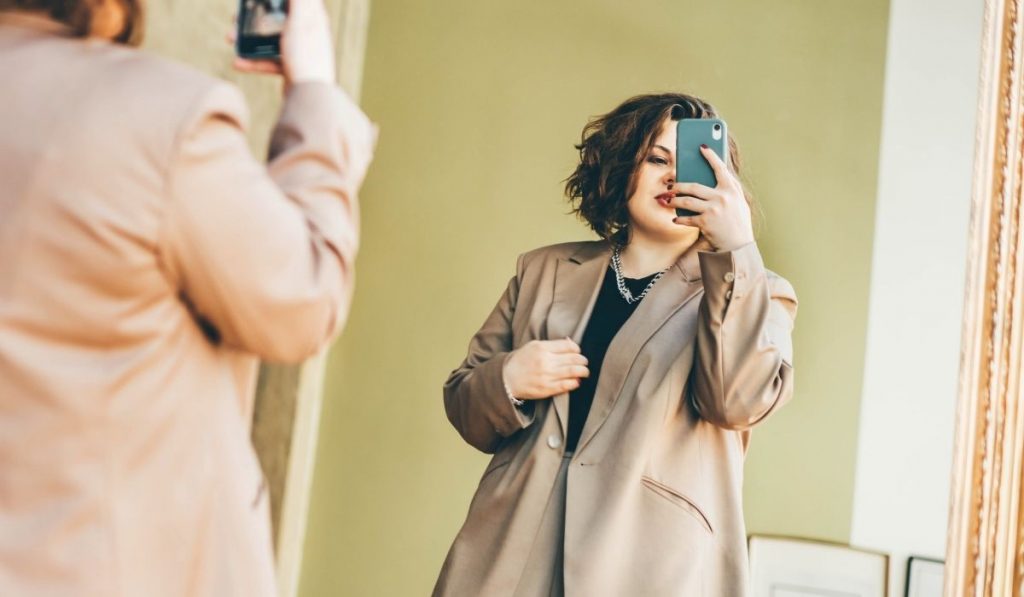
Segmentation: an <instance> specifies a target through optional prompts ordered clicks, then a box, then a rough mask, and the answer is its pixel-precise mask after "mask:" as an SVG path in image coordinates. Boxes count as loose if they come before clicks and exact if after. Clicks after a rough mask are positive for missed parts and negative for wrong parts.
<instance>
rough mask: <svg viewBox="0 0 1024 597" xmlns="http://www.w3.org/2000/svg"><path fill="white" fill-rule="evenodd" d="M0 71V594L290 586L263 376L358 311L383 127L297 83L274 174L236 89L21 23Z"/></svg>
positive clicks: (109, 595)
mask: <svg viewBox="0 0 1024 597" xmlns="http://www.w3.org/2000/svg"><path fill="white" fill-rule="evenodd" d="M0 80H2V81H3V83H2V85H0V107H2V109H0V595H5V596H7V595H10V596H26V597H36V596H47V595H54V596H56V595H75V596H86V597H90V596H104V597H122V596H123V597H137V596H142V595H145V596H147V597H148V596H155V597H159V596H162V595H167V596H175V597H182V596H186V595H187V596H210V597H232V596H239V597H261V596H268V597H269V596H271V595H275V594H277V588H276V583H275V579H274V561H273V552H272V545H271V538H270V518H269V510H268V495H267V491H266V485H265V483H264V478H263V474H262V472H261V470H260V464H259V462H258V461H257V459H256V455H255V453H254V451H253V448H252V444H251V442H250V439H249V430H250V420H251V415H252V406H253V394H254V388H255V385H256V368H257V365H258V361H259V358H260V357H262V358H264V359H268V360H274V361H297V360H300V359H302V358H303V357H305V356H306V355H310V354H313V353H315V352H316V351H317V350H318V349H320V348H321V347H323V346H324V345H325V344H326V343H327V342H328V341H329V340H330V338H331V337H332V336H333V335H334V334H335V333H336V332H337V331H338V329H339V328H340V326H341V324H342V322H343V321H344V320H345V316H346V313H347V312H348V305H349V300H350V296H351V294H352V276H353V271H354V270H353V263H354V262H353V260H354V259H355V254H356V247H357V242H358V236H357V203H356V191H357V189H358V187H359V185H360V183H361V181H362V179H363V176H364V173H365V172H366V168H367V166H368V164H369V161H370V159H371V154H372V150H373V143H374V141H375V139H376V132H375V128H374V127H373V126H372V124H371V123H370V122H369V120H367V118H366V117H365V116H364V115H363V114H362V112H360V111H359V109H358V108H357V107H356V106H355V105H354V104H353V103H352V102H351V101H350V100H349V99H348V98H347V97H346V96H345V95H344V94H343V93H342V92H341V91H340V90H338V89H337V88H336V87H334V86H333V85H328V84H326V83H299V84H296V85H295V86H293V87H292V88H291V89H290V90H289V91H288V93H287V96H286V98H285V101H284V106H283V109H282V112H281V116H280V119H279V121H278V123H277V127H276V129H275V131H274V134H273V140H272V142H271V159H270V163H269V167H268V166H267V165H266V164H264V163H262V162H260V161H257V160H255V159H253V157H252V154H251V153H250V150H249V146H248V142H247V140H246V137H245V133H244V129H245V127H246V120H247V115H246V106H245V102H244V100H243V98H242V95H241V94H240V93H239V92H238V90H237V89H236V88H235V87H233V86H231V85H228V84H226V83H224V82H221V81H219V80H217V79H214V78H212V77H209V76H206V75H204V74H202V73H200V72H198V71H195V70H193V69H191V68H187V67H185V66H183V65H179V64H174V63H171V62H168V61H165V60H162V59H159V58H157V57H154V56H151V55H148V54H146V53H144V52H141V51H138V50H135V49H131V48H127V47H123V46H119V45H116V44H110V43H105V42H99V41H86V40H82V39H77V38H73V37H71V36H70V35H69V32H68V31H67V29H66V28H64V27H62V26H61V25H60V24H58V23H56V22H53V21H50V20H48V19H44V18H40V17H35V16H31V15H26V14H20V13H0Z"/></svg>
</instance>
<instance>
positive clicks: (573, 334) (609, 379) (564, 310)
mask: <svg viewBox="0 0 1024 597" xmlns="http://www.w3.org/2000/svg"><path fill="white" fill-rule="evenodd" d="M710 247H711V245H710V243H708V242H707V241H706V240H704V238H703V237H701V239H700V240H698V242H697V243H696V244H694V245H693V246H692V247H690V248H689V249H688V250H687V251H686V253H684V254H683V255H682V256H680V258H679V260H678V261H676V263H675V264H674V265H673V266H672V267H670V268H669V269H668V271H666V272H665V275H664V276H662V278H661V279H660V280H658V283H657V284H655V285H654V288H652V289H651V291H650V293H648V295H647V297H646V298H644V300H643V301H642V302H641V303H640V305H639V306H638V307H637V309H636V311H634V312H633V315H632V316H630V318H629V319H628V320H627V321H626V323H625V324H624V325H623V326H622V329H621V331H620V333H619V334H616V336H615V338H614V339H613V340H612V343H611V345H610V346H609V347H608V352H607V354H606V357H605V361H604V365H603V367H602V371H601V377H600V382H599V383H598V386H597V388H596V390H595V395H594V403H593V406H592V408H591V413H590V415H589V416H588V418H587V424H586V426H585V427H584V429H583V435H582V437H581V438H580V443H579V446H578V448H577V449H580V448H583V446H584V444H585V443H586V441H588V440H589V439H590V437H591V436H592V435H593V433H594V432H596V430H597V427H600V425H601V424H602V423H603V422H604V419H605V418H607V416H608V413H610V412H611V407H612V405H613V404H614V403H615V401H616V399H617V397H618V394H619V392H620V391H621V389H622V385H623V383H624V382H625V378H626V374H627V373H628V372H629V369H630V368H631V367H632V365H633V362H634V361H635V360H636V357H637V355H638V354H639V353H640V350H641V349H642V348H643V346H644V345H645V344H646V343H647V341H648V340H649V339H650V338H651V336H653V335H654V334H655V333H656V332H657V331H658V330H659V329H660V328H661V326H662V325H664V323H665V322H666V321H667V320H668V319H669V318H670V317H671V316H672V315H674V314H675V313H676V312H677V311H678V310H679V309H680V308H681V307H682V306H683V305H685V304H686V303H688V302H689V301H690V299H692V298H693V297H694V296H696V295H697V294H698V293H699V292H700V291H701V290H703V288H704V287H703V285H702V284H700V260H699V253H700V252H701V251H704V250H707V249H710ZM611 254H612V250H611V245H610V244H608V243H607V242H591V243H585V244H582V245H581V246H580V247H579V248H578V249H577V250H576V251H575V252H573V253H572V254H571V255H569V256H568V257H566V258H562V259H560V260H559V261H558V264H557V265H556V270H555V288H554V296H553V299H552V302H551V310H550V311H549V312H548V319H547V337H548V339H550V340H556V339H559V338H565V337H569V338H572V339H573V341H574V342H576V343H577V344H579V343H580V342H581V341H582V340H583V333H584V331H585V330H586V327H587V324H588V323H589V321H590V316H591V314H592V313H593V311H594V304H595V303H596V302H597V295H598V293H599V291H600V289H601V282H602V281H603V280H604V276H605V274H606V272H607V271H608V265H609V263H610V261H611ZM552 403H553V405H554V409H555V412H556V413H557V415H558V419H559V422H560V424H561V426H562V432H563V434H564V433H566V432H567V427H568V422H569V394H568V393H565V394H560V395H558V396H555V397H554V398H553V399H552Z"/></svg>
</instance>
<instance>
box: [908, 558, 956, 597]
mask: <svg viewBox="0 0 1024 597" xmlns="http://www.w3.org/2000/svg"><path fill="white" fill-rule="evenodd" d="M945 569H946V563H945V562H944V561H943V560H936V559H934V558H923V557H921V556H910V558H909V559H907V583H906V589H905V590H904V592H903V597H942V579H943V574H944V573H945Z"/></svg>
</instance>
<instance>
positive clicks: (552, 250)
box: [519, 240, 608, 270]
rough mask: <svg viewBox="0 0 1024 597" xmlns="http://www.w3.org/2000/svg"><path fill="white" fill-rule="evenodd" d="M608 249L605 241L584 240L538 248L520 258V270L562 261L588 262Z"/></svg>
mask: <svg viewBox="0 0 1024 597" xmlns="http://www.w3.org/2000/svg"><path fill="white" fill-rule="evenodd" d="M607 249H608V243H607V242H606V241H603V240H584V241H571V242H565V243H558V244H554V245H546V246H543V247H538V248H536V249H533V250H532V251H527V252H526V253H523V254H522V255H520V256H519V269H520V270H525V269H527V268H530V267H534V266H537V265H539V264H543V263H553V262H556V261H559V260H561V259H574V260H577V261H582V260H586V259H588V258H590V257H593V256H596V255H599V254H600V253H602V252H604V251H606V250H607Z"/></svg>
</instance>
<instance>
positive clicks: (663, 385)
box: [435, 242, 797, 597]
mask: <svg viewBox="0 0 1024 597" xmlns="http://www.w3.org/2000/svg"><path fill="white" fill-rule="evenodd" d="M702 248H707V247H706V245H703V244H702V245H701V246H698V247H694V248H692V249H691V250H690V251H688V252H687V254H685V255H684V256H683V257H682V258H681V259H680V260H679V261H678V262H677V263H676V265H675V266H674V267H672V268H670V269H669V271H668V273H666V274H665V276H664V277H663V278H662V279H661V280H660V281H659V282H658V283H657V284H656V285H655V286H654V288H653V289H652V290H651V292H650V294H648V295H647V297H646V298H645V299H644V300H643V302H641V303H640V305H639V307H638V308H637V310H636V311H635V312H634V313H633V315H632V317H631V318H630V319H629V320H627V322H626V323H625V325H624V326H623V327H622V329H621V331H620V332H619V334H618V335H617V336H616V337H615V338H614V340H613V341H612V343H611V345H610V347H609V349H608V353H607V355H606V356H605V360H604V364H603V367H602V370H601V375H600V378H599V381H598V384H597V389H596V391H595V395H594V402H593V407H592V409H591V411H590V415H589V418H588V419H587V422H586V425H585V426H584V429H583V434H582V436H581V438H580V440H579V444H578V446H577V450H576V453H575V455H574V456H573V457H572V460H571V462H570V465H569V468H568V473H567V474H568V482H567V483H568V485H567V490H566V491H567V505H566V514H565V520H564V533H565V540H564V558H565V564H564V569H563V570H564V582H565V592H566V595H569V596H570V597H577V596H578V597H602V596H622V597H634V596H641V595H642V596H644V597H657V596H669V595H673V596H675V595H678V596H685V597H725V596H728V597H742V596H744V595H746V594H747V587H746V585H747V550H746V531H745V528H744V523H743V508H742V501H741V498H742V483H743V460H744V456H745V454H746V449H747V445H748V442H749V439H750V429H751V428H752V427H753V426H754V425H756V424H758V423H760V422H761V421H763V420H764V419H765V417H767V416H768V415H769V414H770V413H772V412H774V411H775V410H776V409H778V408H779V406H781V405H782V404H783V403H784V402H786V401H787V400H788V399H789V398H790V396H791V394H792V390H793V369H792V366H791V363H792V348H791V342H790V333H791V330H792V326H793V320H794V317H795V315H796V307H797V303H796V296H795V294H794V292H793V288H792V287H791V286H790V285H789V283H788V282H786V281H785V280H784V279H782V278H780V277H778V276H776V275H775V274H773V273H771V272H769V271H767V270H766V269H765V268H764V265H763V263H762V260H761V255H760V253H759V252H758V249H757V246H756V245H755V244H749V245H747V246H745V247H742V248H740V249H738V250H736V251H734V252H732V253H712V252H701V251H700V249H702ZM610 253H611V251H610V249H609V247H608V245H607V244H605V243H603V242H586V243H568V244H563V245H556V246H552V247H546V248H543V249H539V250H536V251H533V252H531V253H527V254H525V255H523V256H522V257H520V259H519V264H518V267H517V271H516V275H515V277H514V278H512V280H511V281H510V282H509V285H508V289H507V290H506V292H505V295H504V296H503V297H502V298H501V300H500V301H499V302H498V305H497V307H496V308H495V309H494V311H493V312H492V313H491V315H490V317H488V319H487V321H486V322H485V323H484V325H483V327H482V328H481V329H480V331H479V332H477V334H476V336H474V338H473V340H472V342H471V343H470V347H469V355H468V357H467V358H466V360H465V361H464V362H463V364H462V365H461V366H460V367H459V368H458V369H456V370H455V371H454V372H453V373H452V375H451V377H450V378H449V379H448V382H447V383H446V384H445V388H444V398H445V408H446V410H447V413H448V418H449V419H450V420H451V422H452V424H453V425H454V426H455V428H456V429H457V430H458V431H459V433H460V434H462V436H463V437H464V438H465V440H466V441H467V442H469V443H470V444H471V445H473V446H474V447H476V448H478V449H480V450H482V451H484V452H487V453H493V454H494V458H493V459H492V460H491V463H490V465H489V466H488V467H487V469H486V470H485V471H484V474H483V477H482V478H481V480H480V485H479V487H478V488H477V491H476V495H475V496H474V497H473V501H472V504H471V505H470V508H469V514H468V515H467V518H466V522H465V524H464V525H463V527H462V530H461V531H460V532H459V534H458V536H457V537H456V539H455V542H454V544H453V545H452V547H451V550H450V552H449V554H448V558H447V561H446V562H445V564H444V567H443V569H442V571H441V575H440V578H439V579H438V582H437V586H436V588H435V595H445V596H448V595H451V596H459V597H463V596H465V597H469V596H478V595H479V596H504V595H513V594H514V593H515V592H516V587H517V586H519V581H520V577H521V576H522V574H523V567H524V565H525V560H526V557H527V554H529V553H530V552H531V550H536V549H542V550H546V551H548V552H550V553H551V554H552V557H555V554H556V553H557V552H558V546H538V545H535V544H534V541H535V537H537V536H538V527H539V525H540V521H541V519H542V517H543V515H544V510H545V506H546V504H547V503H548V501H549V500H548V498H549V494H550V492H551V489H552V485H553V483H554V481H555V478H556V475H557V473H558V470H559V465H560V464H561V460H562V452H563V449H564V448H563V446H564V438H565V434H566V425H567V422H568V406H569V405H568V400H569V397H568V395H567V394H563V395H560V396H556V397H555V398H553V399H550V400H542V401H537V402H536V403H535V404H534V407H533V410H532V412H531V411H530V409H529V407H527V409H526V411H525V412H524V411H520V410H519V409H516V408H514V407H513V406H512V404H511V403H510V401H509V400H508V398H507V397H506V394H505V392H504V389H503V386H502V381H501V370H502V367H503V364H504V362H505V359H506V357H507V355H508V354H509V352H510V351H511V350H513V349H515V348H516V347H519V346H522V345H523V344H524V343H526V342H528V341H530V340H534V339H542V340H543V339H557V338H564V337H566V336H570V337H572V338H573V339H574V340H576V342H579V341H580V340H581V338H582V335H583V331H584V329H585V326H586V324H587V321H588V320H589V318H590V313H591V311H592V309H593V306H594V302H595V300H596V298H597V291H598V290H599V288H600V285H601V280H602V278H603V276H604V275H605V271H606V270H607V269H608V263H609V257H610Z"/></svg>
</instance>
